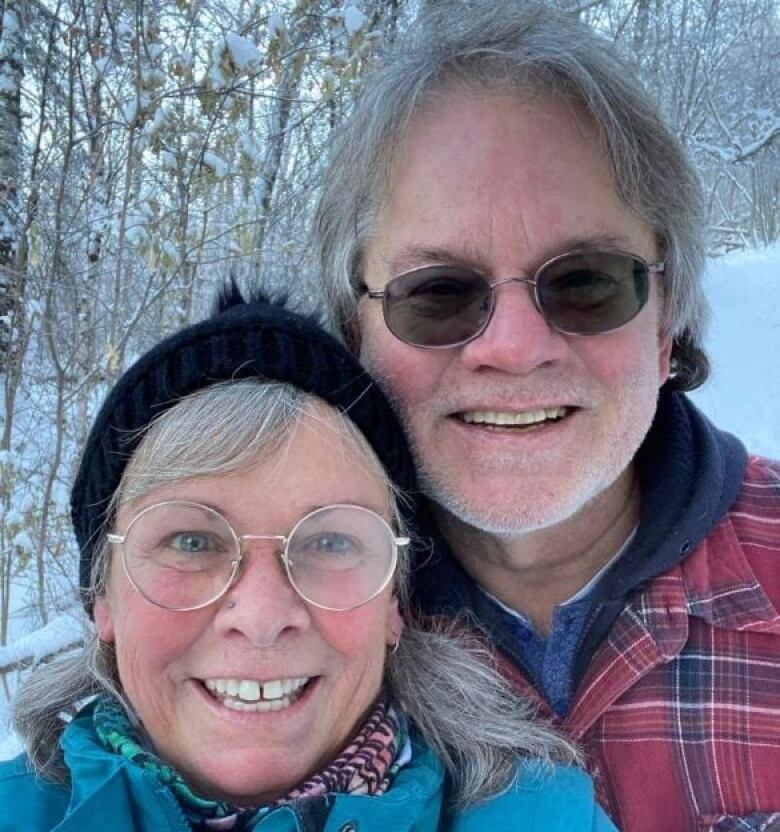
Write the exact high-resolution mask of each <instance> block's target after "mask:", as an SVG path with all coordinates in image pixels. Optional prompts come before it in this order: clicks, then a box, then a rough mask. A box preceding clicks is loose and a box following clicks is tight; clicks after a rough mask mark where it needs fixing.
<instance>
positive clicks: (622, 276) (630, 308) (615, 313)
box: [537, 252, 648, 335]
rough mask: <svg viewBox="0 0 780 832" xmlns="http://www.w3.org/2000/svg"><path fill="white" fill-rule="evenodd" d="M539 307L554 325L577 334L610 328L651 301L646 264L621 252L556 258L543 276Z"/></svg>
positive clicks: (541, 278)
mask: <svg viewBox="0 0 780 832" xmlns="http://www.w3.org/2000/svg"><path fill="white" fill-rule="evenodd" d="M537 292H538V297H539V305H540V307H541V308H542V311H543V312H544V316H545V318H546V319H547V321H548V322H549V323H550V324H551V326H553V327H555V328H556V329H559V330H561V331H562V332H569V333H573V334H577V335H596V334H598V333H602V332H609V331H610V330H612V329H617V328H618V327H621V326H623V324H626V323H628V322H629V321H630V320H631V319H632V318H633V317H634V316H635V315H637V314H638V313H639V311H640V310H641V309H642V307H643V306H644V305H645V303H646V302H647V295H648V273H647V266H646V265H645V263H644V262H643V261H642V260H640V259H639V258H638V257H631V256H630V255H628V254H620V253H617V252H590V253H588V252H584V253H581V254H572V255H569V256H567V257H562V258H560V259H559V260H555V261H554V262H552V263H551V264H550V265H549V266H548V267H547V268H546V269H545V270H544V271H543V272H542V274H541V275H539V279H538V283H537Z"/></svg>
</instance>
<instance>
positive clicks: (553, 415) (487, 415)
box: [461, 407, 566, 426]
mask: <svg viewBox="0 0 780 832" xmlns="http://www.w3.org/2000/svg"><path fill="white" fill-rule="evenodd" d="M565 415H566V408H565V407H543V408H540V409H539V410H522V411H517V412H514V413H510V412H505V411H497V410H470V411H467V412H466V413H463V414H462V416H461V418H462V419H463V421H464V422H469V423H470V424H474V425H502V426H503V425H511V426H515V425H522V426H524V425H537V424H539V423H540V422H546V421H547V420H548V419H553V420H554V419H562V418H563V417H564V416H565Z"/></svg>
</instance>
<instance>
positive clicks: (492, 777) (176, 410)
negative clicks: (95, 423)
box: [13, 379, 579, 806]
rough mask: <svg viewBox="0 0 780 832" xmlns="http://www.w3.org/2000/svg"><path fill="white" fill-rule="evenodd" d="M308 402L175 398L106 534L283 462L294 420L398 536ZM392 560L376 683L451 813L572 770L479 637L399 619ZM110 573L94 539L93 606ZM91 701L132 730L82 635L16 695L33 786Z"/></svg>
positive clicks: (569, 755)
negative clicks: (189, 491) (555, 770)
mask: <svg viewBox="0 0 780 832" xmlns="http://www.w3.org/2000/svg"><path fill="white" fill-rule="evenodd" d="M317 401H318V400H317V399H315V398H314V397H312V396H310V395H309V394H307V393H304V392H302V391H301V390H299V389H297V388H294V387H292V386H290V385H287V384H284V383H281V382H271V381H262V380H259V379H245V380H241V381H235V382H225V383H222V384H216V385H213V386H211V387H207V388H204V389H202V390H199V391H197V392H196V393H193V394H192V395H190V396H188V397H186V398H184V399H182V400H181V401H180V402H178V403H177V404H176V405H174V406H173V407H172V408H170V409H169V410H167V411H165V412H164V413H163V414H162V415H161V416H160V417H158V419H157V420H156V421H155V422H153V423H152V425H151V427H150V428H149V429H148V431H147V432H146V433H145V435H144V437H143V439H142V440H141V442H140V444H139V445H138V447H137V448H136V450H135V452H134V454H133V456H132V457H131V459H130V461H129V463H128V465H127V468H126V469H125V474H124V477H123V479H122V482H121V484H120V486H119V489H118V491H117V495H116V498H115V501H114V503H113V505H112V509H111V510H110V512H109V519H108V524H107V525H110V524H111V522H112V519H111V518H112V517H113V514H114V512H115V511H116V510H117V509H118V508H119V506H120V505H127V504H132V503H133V502H134V501H135V500H137V499H139V498H140V497H142V496H143V495H145V494H148V493H150V492H151V491H153V490H155V489H157V488H160V487H162V486H165V485H170V484H171V483H173V482H176V481H180V480H183V479H187V478H190V477H199V476H211V475H218V474H225V473H229V472H231V471H237V470H241V469H242V468H245V467H247V466H249V465H251V464H253V463H255V462H257V461H258V460H260V459H264V458H266V459H267V458H269V457H270V456H271V455H272V454H274V453H276V452H279V451H280V450H281V451H282V452H283V449H284V447H285V443H286V442H287V441H288V440H289V438H290V437H291V436H292V434H293V432H294V430H295V427H296V425H297V424H298V423H299V422H300V420H301V419H312V418H313V419H317V420H318V422H319V423H320V424H321V425H322V428H323V431H324V432H323V441H325V442H327V441H329V437H328V432H330V434H331V436H338V437H342V438H344V439H345V440H346V442H347V448H348V449H349V450H350V451H354V454H353V456H354V463H355V464H356V465H359V466H365V470H367V471H368V472H371V473H372V474H373V475H374V476H375V477H377V479H378V481H379V483H380V484H381V485H383V486H384V487H386V488H387V500H388V504H387V505H388V510H389V512H390V516H391V518H393V521H394V523H395V525H396V527H397V531H398V533H399V534H403V532H404V529H403V526H402V524H401V515H400V512H399V510H398V504H397V503H398V499H403V495H398V494H397V493H396V491H395V489H394V488H393V486H392V484H391V483H390V480H389V479H388V477H387V475H386V474H385V472H384V469H383V467H382V465H381V463H380V461H379V460H378V459H377V457H376V455H375V454H374V452H373V450H372V449H371V446H370V445H369V444H368V441H367V440H366V439H365V438H364V437H363V435H362V434H361V433H360V431H359V430H358V429H357V428H356V427H355V426H354V424H353V423H352V422H351V421H350V420H349V418H348V417H347V416H344V415H342V414H338V413H337V412H336V411H335V410H333V418H332V419H331V418H330V415H329V414H328V415H323V412H322V411H321V410H316V409H315V408H314V407H313V405H314V404H315V403H316V402H317ZM341 447H342V448H343V446H341ZM351 461H352V460H351ZM108 531H110V528H106V529H105V532H108ZM399 559H400V563H399V569H398V573H397V575H396V584H395V589H396V592H397V594H398V596H399V601H400V606H401V609H402V610H404V611H405V612H406V613H407V615H405V618H406V626H405V629H404V632H403V634H402V636H401V640H400V642H399V644H398V647H397V649H396V650H394V651H393V652H392V653H390V654H389V655H388V657H387V662H386V669H385V684H386V685H387V687H388V689H389V690H390V692H391V693H392V695H393V697H394V698H395V699H396V700H397V701H398V702H400V703H402V705H403V706H404V709H405V712H406V713H407V715H408V716H409V718H410V719H411V720H412V722H413V723H414V725H415V726H416V727H417V728H418V729H419V731H420V733H421V735H422V736H423V738H424V739H425V741H426V742H427V743H428V745H429V746H430V747H431V748H432V749H433V750H434V752H435V753H436V754H437V755H438V756H439V757H440V758H441V759H442V760H443V762H444V763H445V765H446V766H447V768H448V770H449V772H450V774H451V776H452V779H453V784H454V790H453V793H452V799H453V801H454V803H455V805H457V806H464V805H468V804H470V803H473V802H475V801H477V800H480V799H482V798H485V797H488V796H489V795H490V794H493V793H495V792H496V791H497V790H499V789H500V788H502V787H504V786H505V785H506V784H507V783H508V782H509V780H510V779H511V777H512V775H513V772H514V770H515V765H516V758H517V756H526V757H532V758H535V759H539V760H542V761H546V762H550V761H552V760H558V761H563V762H576V761H578V760H579V757H578V754H577V752H576V751H575V750H574V748H573V747H572V746H571V745H570V744H569V743H568V742H567V741H566V740H564V739H563V738H561V737H560V736H559V735H558V734H556V733H555V732H554V731H552V730H551V729H550V728H548V727H546V726H545V725H542V724H540V723H536V722H534V721H533V720H532V719H531V714H530V707H529V706H528V705H526V704H524V703H523V702H522V701H521V700H520V699H519V698H518V697H517V695H516V694H515V693H514V692H513V691H512V690H511V688H510V686H509V684H508V683H507V682H506V681H505V680H503V679H502V678H501V676H500V674H499V673H498V671H497V669H496V668H495V666H494V663H493V659H492V656H491V653H490V651H489V649H488V648H487V647H486V645H485V642H484V641H483V640H482V639H481V637H479V636H476V635H466V634H465V631H464V628H463V626H462V625H458V624H457V623H456V624H452V623H449V624H444V623H441V622H435V621H428V622H416V621H414V620H412V619H411V618H410V617H409V615H408V605H407V599H408V585H407V573H408V555H406V554H403V550H402V552H401V553H399ZM110 565H111V564H110V548H109V546H108V544H107V543H106V541H105V540H103V542H102V545H101V547H100V549H99V551H98V553H97V555H96V557H95V560H94V563H93V569H92V578H91V592H92V593H93V596H94V597H95V598H97V597H98V596H100V595H101V594H103V593H104V592H105V589H106V582H107V580H108V577H109V572H110ZM98 693H107V694H109V695H110V696H112V697H114V698H115V699H116V700H117V701H118V702H119V703H120V704H121V705H122V706H123V707H124V708H125V710H126V712H127V713H128V715H129V717H130V719H131V721H133V722H136V723H137V717H136V715H135V713H134V711H133V707H132V704H131V703H130V702H129V701H128V699H127V697H126V696H125V694H124V691H123V689H122V684H121V680H120V678H119V674H118V672H117V666H116V659H115V655H114V650H113V646H112V645H109V644H103V643H101V642H100V641H99V640H98V638H97V636H96V634H95V632H94V630H91V631H90V632H89V633H88V634H87V636H86V638H85V645H84V647H83V648H82V649H81V650H80V651H79V652H78V653H76V654H74V655H70V656H63V657H58V658H55V659H54V660H53V661H51V662H50V663H48V664H45V665H42V666H40V667H39V668H37V669H36V670H35V671H34V672H33V673H32V674H31V675H30V676H29V677H28V679H27V680H26V682H25V683H24V685H23V686H22V687H21V689H20V691H19V694H18V696H17V699H16V702H15V706H14V712H13V726H14V729H15V730H16V732H17V733H18V734H19V736H20V737H22V739H23V740H24V741H25V745H26V748H27V753H28V756H29V758H30V761H31V762H32V764H33V765H34V766H35V767H36V769H37V770H38V771H39V772H40V773H41V774H42V775H43V776H45V777H49V778H50V779H53V780H67V777H68V772H67V769H66V767H65V766H64V764H63V760H62V752H61V750H60V748H59V739H60V736H61V734H62V731H63V730H64V727H65V721H64V720H63V715H65V718H66V719H67V718H68V716H72V715H73V714H74V713H75V712H76V711H77V709H78V708H79V707H80V705H81V704H83V702H84V700H85V699H86V698H87V697H90V696H93V695H95V694H98ZM292 785H295V784H291V786H292Z"/></svg>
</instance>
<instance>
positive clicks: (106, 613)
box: [95, 595, 116, 644]
mask: <svg viewBox="0 0 780 832" xmlns="http://www.w3.org/2000/svg"><path fill="white" fill-rule="evenodd" d="M95 629H96V630H97V634H98V638H99V639H100V640H101V641H102V642H105V643H106V644H112V643H113V642H114V640H115V638H116V634H115V632H114V615H113V613H112V612H111V605H110V603H109V601H108V598H107V597H106V596H105V595H101V596H100V597H99V598H98V599H97V600H96V601H95Z"/></svg>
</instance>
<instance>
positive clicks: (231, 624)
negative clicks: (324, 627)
mask: <svg viewBox="0 0 780 832" xmlns="http://www.w3.org/2000/svg"><path fill="white" fill-rule="evenodd" d="M218 603H219V604H220V611H219V616H218V619H219V623H220V625H221V626H224V627H225V628H226V629H227V630H230V631H233V632H239V633H241V634H242V635H243V636H244V637H245V638H246V639H247V640H248V641H250V642H251V643H252V645H253V646H257V647H271V646H274V645H275V644H277V643H278V642H279V640H280V639H283V638H285V637H288V636H291V635H293V634H295V633H298V632H302V631H304V630H306V629H307V628H308V627H309V625H310V624H311V617H310V613H309V607H308V606H307V605H306V602H305V601H304V600H303V599H302V598H301V597H300V595H298V593H297V592H296V591H295V590H294V589H293V587H292V585H291V584H290V581H289V579H288V578H287V573H286V571H285V569H284V564H283V563H282V559H281V557H280V552H279V542H278V541H271V540H264V541H260V540H258V541H244V543H243V554H242V561H241V566H240V571H239V574H238V577H237V578H236V580H235V582H234V583H233V584H232V586H231V587H230V589H229V590H228V591H227V592H226V593H225V597H224V598H222V599H220V601H219V602H218Z"/></svg>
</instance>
